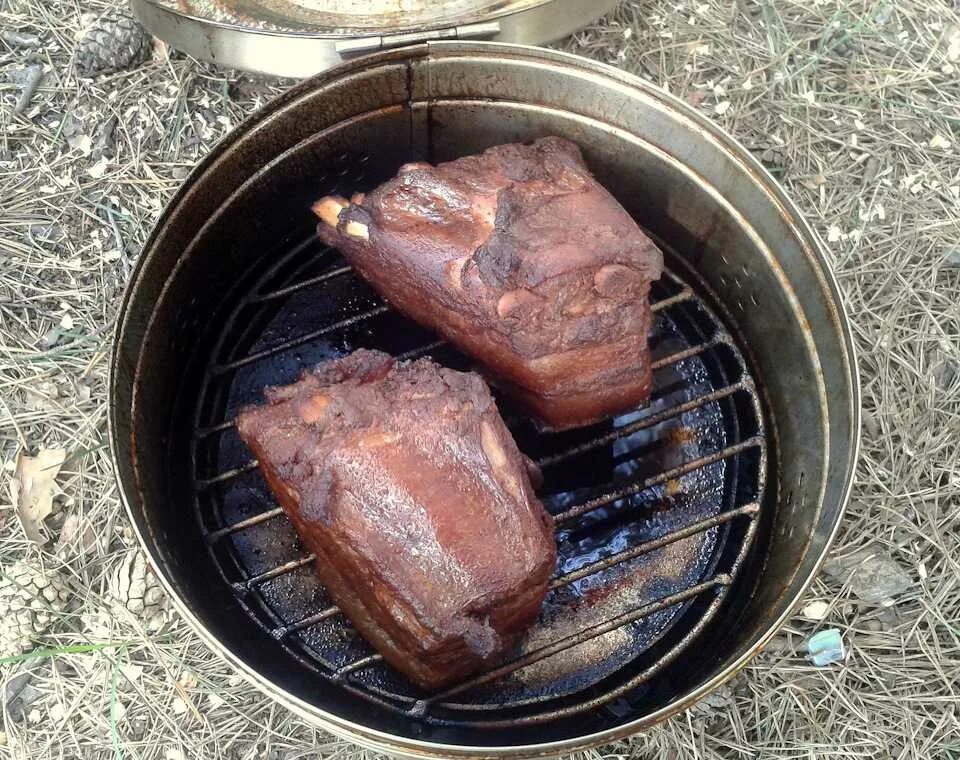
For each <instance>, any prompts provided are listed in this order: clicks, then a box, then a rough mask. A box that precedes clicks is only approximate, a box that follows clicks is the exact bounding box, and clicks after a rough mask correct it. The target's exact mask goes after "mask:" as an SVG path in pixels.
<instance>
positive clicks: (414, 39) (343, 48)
mask: <svg viewBox="0 0 960 760" xmlns="http://www.w3.org/2000/svg"><path fill="white" fill-rule="evenodd" d="M498 34H500V22H499V21H484V22H481V23H479V24H465V25H463V26H452V27H447V28H445V29H430V30H427V31H423V32H403V33H400V34H378V35H374V36H371V37H354V38H352V39H349V40H342V41H340V42H337V43H336V45H335V47H336V50H337V52H338V53H339V54H340V57H341V58H352V57H354V56H358V55H364V54H365V53H372V52H374V51H375V50H386V49H388V48H395V47H402V46H404V45H413V44H416V43H418V42H429V41H430V40H488V39H490V38H492V37H496V36H497V35H498Z"/></svg>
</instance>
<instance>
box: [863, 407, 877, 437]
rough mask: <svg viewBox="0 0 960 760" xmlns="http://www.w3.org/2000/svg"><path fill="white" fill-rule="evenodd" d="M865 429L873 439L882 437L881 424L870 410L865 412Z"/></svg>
mask: <svg viewBox="0 0 960 760" xmlns="http://www.w3.org/2000/svg"><path fill="white" fill-rule="evenodd" d="M863 429H864V430H865V431H866V433H867V435H868V436H870V437H871V438H876V437H877V436H879V435H880V423H879V422H878V421H877V416H876V415H875V414H874V413H873V412H871V411H869V410H864V412H863Z"/></svg>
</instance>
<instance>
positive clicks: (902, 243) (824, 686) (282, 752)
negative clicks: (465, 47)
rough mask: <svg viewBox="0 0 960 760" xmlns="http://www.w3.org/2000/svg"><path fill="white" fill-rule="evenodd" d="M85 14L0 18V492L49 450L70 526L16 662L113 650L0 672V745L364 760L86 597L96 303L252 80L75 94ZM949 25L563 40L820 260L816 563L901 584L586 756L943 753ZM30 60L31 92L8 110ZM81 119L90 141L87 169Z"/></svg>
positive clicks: (102, 398)
mask: <svg viewBox="0 0 960 760" xmlns="http://www.w3.org/2000/svg"><path fill="white" fill-rule="evenodd" d="M104 7H105V4H104V3H103V2H101V1H100V0H96V1H95V2H84V3H79V2H75V1H72V0H59V1H58V2H54V3H48V2H44V0H0V30H8V29H15V30H18V31H20V32H24V33H28V34H35V35H38V36H40V37H41V39H42V40H43V44H42V46H40V47H38V48H35V49H29V48H19V47H10V46H9V45H7V44H6V43H4V42H2V41H0V130H2V131H0V402H2V403H0V458H2V461H3V462H4V463H5V464H6V465H7V468H8V469H7V470H5V471H4V476H3V479H4V480H6V478H7V476H8V475H9V463H10V462H12V460H13V459H14V457H15V454H16V451H17V449H18V448H19V447H20V445H21V443H23V442H25V443H27V444H28V445H29V446H31V447H39V446H54V445H56V446H63V447H65V448H67V449H69V451H70V452H71V455H70V458H69V460H68V462H67V464H66V465H65V467H64V474H63V475H62V476H61V478H60V480H61V483H62V485H63V488H64V491H65V492H66V495H67V497H68V498H67V503H66V504H65V505H64V506H63V507H62V510H61V514H60V516H59V519H60V520H61V521H62V520H63V519H64V518H65V517H66V516H67V515H70V514H72V515H76V516H77V517H78V518H79V519H80V521H81V524H82V525H83V526H90V527H91V528H92V529H93V531H92V533H91V534H90V536H91V537H92V538H95V541H93V542H89V541H87V542H85V541H84V540H83V539H82V535H83V532H82V531H81V532H80V533H79V534H78V536H77V537H76V538H74V539H73V540H72V541H71V542H69V543H68V545H67V546H66V547H65V548H64V549H63V551H62V552H61V554H60V555H59V556H56V555H54V554H51V553H47V554H45V555H44V556H43V562H44V564H45V565H46V566H48V567H51V568H55V569H59V570H61V571H62V572H64V573H65V574H66V576H67V577H68V579H69V581H70V583H71V586H72V588H73V589H74V592H75V600H74V604H73V606H72V607H71V611H70V613H69V614H67V615H65V616H64V617H63V619H62V620H61V621H60V622H59V624H58V626H57V627H56V628H55V629H53V630H52V631H50V632H49V633H48V635H47V636H46V637H45V638H44V644H45V645H46V646H49V647H68V646H75V645H89V644H97V643H103V642H120V644H119V645H117V646H113V647H108V648H103V649H95V650H93V651H89V652H82V653H68V652H64V653H62V654H61V655H60V656H58V657H56V658H38V659H34V660H28V661H26V662H23V663H17V664H8V665H5V666H3V673H2V678H3V680H4V682H5V683H9V681H10V679H11V678H13V677H15V676H16V675H18V674H21V673H23V672H25V671H26V670H32V679H31V681H30V687H31V688H32V689H33V690H34V691H31V692H28V694H29V696H31V697H34V698H35V701H33V702H32V704H30V705H29V706H28V707H27V709H26V711H25V714H22V715H21V714H15V712H16V711H15V710H14V709H13V708H15V707H16V705H5V706H4V714H3V726H2V730H3V732H4V736H3V737H0V738H2V739H3V742H4V743H3V744H2V746H0V756H4V754H5V755H6V756H9V757H17V758H26V757H29V758H87V757H111V758H120V757H124V758H178V757H184V758H235V759H237V760H239V759H241V758H250V759H251V760H252V759H253V758H257V759H258V760H259V759H261V758H273V759H275V760H279V759H280V758H283V759H284V760H292V759H293V758H302V757H316V756H325V757H349V758H351V759H354V758H360V757H365V756H366V755H365V753H363V752H362V751H361V750H357V749H355V748H354V747H352V746H350V745H348V744H346V743H344V742H340V741H338V740H335V739H332V738H331V737H329V736H328V735H326V734H323V733H322V732H319V731H316V730H314V729H312V728H310V727H309V726H307V725H305V724H304V723H303V722H302V721H300V720H298V719H296V718H294V717H292V716H291V715H290V714H289V713H287V712H286V711H285V710H283V709H282V708H280V707H278V706H276V705H274V704H273V703H272V702H271V701H270V700H268V699H266V698H264V697H262V696H260V695H259V694H258V693H256V692H255V691H254V690H253V689H252V688H250V687H248V686H247V685H246V684H245V683H242V682H241V681H240V679H239V678H238V677H237V676H235V675H234V674H233V673H231V671H230V669H229V668H228V667H226V666H225V665H224V664H223V663H222V662H221V661H219V660H218V659H217V658H215V657H213V656H211V655H210V654H209V652H208V651H207V650H206V649H205V648H204V647H203V646H202V645H201V644H200V643H199V641H198V640H197V638H196V637H195V636H193V635H192V634H191V632H190V631H189V630H188V629H187V628H186V626H185V625H184V624H183V623H182V622H181V621H179V620H173V621H171V623H170V625H169V626H168V627H167V628H166V629H165V630H164V631H163V632H162V633H161V634H160V635H158V636H154V637H147V636H145V635H144V632H143V631H142V629H140V627H139V626H138V624H137V622H136V620H134V619H133V618H130V619H127V618H125V617H123V616H119V617H118V616H114V615H111V614H110V608H109V605H108V603H107V602H106V601H104V595H103V590H104V588H105V584H106V579H107V578H108V576H109V574H110V573H111V572H112V570H113V569H114V568H115V567H116V566H117V565H118V564H119V563H120V562H121V560H122V558H123V557H124V556H125V554H126V552H127V551H128V550H129V549H130V548H131V546H132V542H131V538H130V534H129V531H128V530H127V529H126V527H125V520H124V517H123V515H122V512H121V510H120V507H119V504H118V500H117V494H116V486H115V485H114V482H113V478H112V475H111V472H110V466H109V463H108V458H107V451H106V448H105V446H104V441H105V436H106V427H105V404H106V386H105V375H106V356H107V352H108V349H109V340H110V329H111V325H112V322H113V319H114V316H115V310H116V306H117V303H118V298H119V293H120V291H121V288H122V287H123V283H124V282H125V280H126V278H127V276H128V274H129V272H130V268H131V265H132V263H133V261H134V260H135V259H136V256H137V253H138V251H139V248H140V245H141V243H142V241H143V239H144V236H145V234H146V232H147V230H148V229H149V226H150V224H151V223H152V222H153V220H154V219H155V218H156V216H157V214H158V212H159V210H160V208H161V206H162V204H163V203H164V201H165V200H166V198H168V197H169V196H170V194H171V193H172V192H173V190H174V189H175V188H176V187H177V185H178V183H179V182H180V180H181V179H182V177H183V176H184V174H185V171H186V169H187V168H188V167H189V166H190V165H191V164H192V163H193V162H194V161H195V160H196V159H197V157H199V156H201V155H202V154H203V153H204V152H205V151H206V150H207V149H208V148H209V146H210V145H211V144H212V143H213V142H214V141H216V140H217V139H219V138H220V137H222V136H223V135H225V134H226V133H227V131H228V130H229V128H230V127H231V126H232V125H233V124H235V123H236V122H237V121H239V120H240V119H241V118H243V116H244V115H245V114H247V113H249V112H251V111H253V110H254V109H256V108H257V107H258V106H259V105H260V104H261V103H262V102H263V101H264V100H265V99H266V98H269V97H271V96H272V95H273V94H275V93H277V92H279V91H280V90H281V85H280V83H263V82H255V81H253V80H251V79H249V78H245V77H241V76H239V75H237V74H235V73H232V72H224V71H220V70H217V69H214V68H212V67H209V66H206V65H202V64H198V63H196V62H193V61H190V60H187V59H185V58H177V57H175V58H174V59H173V60H159V61H153V62H149V63H147V64H145V65H143V66H141V67H139V68H137V69H135V70H134V71H130V72H125V73H121V74H116V75H112V76H107V77H102V78H99V79H97V80H94V81H90V80H80V79H78V78H77V77H76V76H75V75H74V73H73V70H72V66H71V56H72V51H73V49H74V46H75V42H74V35H75V32H76V31H77V30H78V29H79V28H80V26H81V24H82V14H83V13H85V12H98V11H100V10H102V9H103V8H104ZM958 25H960V19H958V17H957V15H956V12H955V11H954V9H953V8H951V7H950V5H949V4H948V3H946V2H934V0H901V2H898V3H892V2H891V3H873V2H866V1H865V0H864V1H857V0H854V1H852V2H851V1H849V0H805V1H804V2H795V1H794V0H776V1H775V2H769V1H765V2H754V1H753V0H737V2H736V3H734V2H724V3H720V2H717V0H705V1H704V2H697V0H693V2H689V1H688V0H681V2H665V0H649V1H646V2H643V1H637V0H633V1H632V2H627V3H625V4H624V6H623V7H622V9H621V10H620V11H619V12H618V13H617V14H616V15H614V16H613V17H612V18H611V19H608V20H607V21H605V22H604V23H603V24H600V25H597V26H596V27H594V28H591V29H589V30H587V31H585V32H583V33H582V34H580V35H578V36H577V38H576V39H574V40H572V41H568V42H567V43H565V46H566V47H567V48H568V49H571V50H575V51H577V52H580V53H583V54H586V55H590V56H593V57H596V58H598V59H600V60H604V61H607V62H610V63H614V64H616V65H619V66H623V67H626V68H629V69H631V70H634V71H636V72H638V73H639V74H641V75H642V76H645V77H647V78H649V79H651V80H653V81H654V82H657V83H659V84H661V85H663V86H668V87H669V89H670V90H671V92H673V93H675V94H677V95H679V96H680V97H682V98H684V99H686V100H687V101H688V102H690V103H692V104H693V105H695V106H696V107H698V108H700V109H702V110H703V111H704V112H706V113H708V114H711V115H713V116H714V117H715V118H716V119H717V121H718V122H720V123H721V124H722V125H723V126H724V127H725V128H727V129H728V130H729V131H731V132H732V133H733V134H735V135H736V136H737V137H739V138H740V139H741V140H742V141H744V142H745V143H747V144H748V145H749V146H751V147H754V148H756V150H757V151H758V153H759V154H760V155H761V156H762V157H763V160H764V161H765V162H766V163H767V164H768V165H769V166H770V168H771V170H773V171H775V172H776V173H778V174H779V175H780V176H781V179H782V181H783V182H784V184H785V185H786V187H787V188H788V190H789V192H790V193H791V195H792V196H793V197H794V198H795V199H796V200H797V201H798V202H799V203H800V205H801V206H802V207H803V209H804V210H805V211H806V213H807V214H808V215H809V218H810V219H811V220H812V221H813V222H814V224H815V225H816V226H817V227H818V229H819V231H820V232H821V234H822V235H823V236H824V238H825V239H827V240H829V241H830V243H829V246H830V249H831V252H832V255H833V259H834V262H833V263H834V265H835V267H836V270H837V272H838V275H839V278H840V281H841V284H842V286H843V288H844V290H845V291H846V294H847V298H848V302H849V305H850V311H851V313H852V316H853V320H854V326H855V332H856V339H857V343H858V346H859V349H860V356H861V370H862V379H863V386H864V405H865V414H866V425H865V427H866V430H865V437H864V450H863V458H862V461H861V465H860V469H859V475H858V480H857V487H856V491H855V497H854V499H853V502H852V504H851V506H850V510H849V513H848V517H847V520H846V522H845V525H844V531H843V534H842V536H841V540H840V543H839V545H838V547H837V549H836V551H835V554H836V555H841V556H842V555H845V554H848V553H850V552H851V551H853V550H855V549H857V548H859V547H861V546H863V545H868V544H871V545H874V546H878V547H880V548H881V549H882V550H883V551H885V552H887V553H889V554H890V555H891V557H892V558H893V559H894V560H895V561H896V562H898V563H899V564H900V565H901V566H902V568H903V569H904V570H905V571H906V572H907V573H908V574H909V575H910V576H911V577H912V578H914V579H915V581H916V583H915V585H914V586H913V587H912V589H911V590H909V591H908V592H906V593H904V594H902V595H901V596H899V597H898V598H897V603H896V604H895V605H894V606H893V607H891V608H879V607H874V606H869V605H864V604H861V603H858V602H857V600H856V599H855V598H854V597H853V595H852V594H851V592H850V589H849V587H848V586H845V585H843V584H842V583H840V582H837V581H835V580H833V579H831V578H829V577H826V576H824V577H822V578H821V579H820V580H818V581H817V583H816V586H815V588H814V589H813V591H812V593H811V599H818V600H824V601H826V602H828V603H829V611H828V613H827V617H826V619H825V620H823V621H822V622H821V623H818V624H814V623H811V622H810V621H807V620H806V619H804V618H803V617H800V616H798V617H796V618H795V619H794V620H793V621H792V622H791V624H790V625H789V626H788V628H787V630H786V631H785V632H784V635H783V636H781V637H780V639H778V640H777V642H776V644H775V646H774V647H772V648H771V650H770V651H769V652H768V653H765V654H764V655H762V656H761V657H759V658H758V659H757V660H756V661H755V662H754V664H753V665H752V666H751V667H750V668H749V669H748V670H747V671H746V673H745V674H744V675H743V676H742V677H741V678H740V679H738V681H737V682H736V683H735V685H734V687H733V689H732V690H729V691H725V692H724V693H723V694H721V695H720V696H719V698H717V699H714V700H713V705H712V707H711V708H710V709H700V710H696V711H691V712H690V713H688V714H687V715H684V716H680V717H678V718H676V719H674V720H672V721H670V722H669V723H667V724H665V725H663V726H662V727H659V728H657V729H655V730H652V731H650V732H648V733H646V734H644V735H642V736H639V737H637V738H635V739H634V740H632V741H630V742H628V743H622V744H619V745H616V746H611V747H608V748H605V749H604V750H602V751H598V752H593V753H589V755H588V756H589V757H591V758H600V757H611V758H612V757H635V758H658V757H676V758H683V759H686V760H692V759H693V758H813V757H816V758H821V759H823V758H844V759H847V758H860V757H862V758H898V759H899V758H924V759H926V758H944V759H947V758H952V757H960V729H958V722H960V715H958V699H960V695H958V689H960V559H958V558H960V530H958V523H957V515H958V508H960V268H954V269H950V268H948V267H947V266H946V265H945V263H944V262H945V258H946V257H947V256H948V255H949V254H950V252H951V250H954V251H955V250H956V249H955V248H954V246H957V245H960V234H958V233H960V201H958V195H960V160H958V155H960V147H958V143H960V130H958V127H960V60H951V58H956V57H957V54H958V53H960V39H957V42H955V47H954V49H953V50H951V48H950V40H951V38H952V37H954V36H956V35H960V31H958V29H960V26H958ZM31 64H38V65H42V66H43V68H44V72H45V75H44V78H43V80H42V81H41V83H40V85H39V88H38V89H37V91H36V93H35V95H34V96H33V99H32V102H31V103H30V104H29V105H27V107H26V108H25V109H24V110H23V113H22V114H20V115H13V114H12V111H13V109H14V107H15V105H16V103H17V100H18V98H19V94H20V90H21V85H20V82H21V81H22V80H23V79H24V72H23V71H22V70H23V68H24V67H25V66H29V65H31ZM68 116H70V119H68V120H67V121H66V123H65V121H64V120H65V118H67V117H68ZM111 117H115V123H116V129H115V134H114V136H115V148H114V149H113V150H112V151H108V153H107V157H106V159H105V161H101V160H100V156H99V153H100V152H101V151H100V150H99V147H98V146H97V140H98V136H99V135H100V132H101V130H102V125H103V124H105V123H109V122H110V121H111ZM83 135H89V136H90V138H91V145H90V146H87V144H86V142H85V140H84V139H83ZM67 137H70V139H71V143H72V144H73V145H74V146H75V147H70V144H68V142H67V141H66V138H67ZM88 147H91V149H92V153H91V155H85V154H86V150H87V148H88ZM101 170H102V176H96V175H98V174H100V172H101ZM91 172H92V173H91ZM954 256H955V257H957V258H960V254H956V253H954ZM71 322H72V326H71ZM6 490H7V489H6V487H5V486H4V487H3V489H2V493H3V496H2V497H0V499H3V500H6V498H7V497H6ZM56 531H57V528H56V523H55V525H54V533H56ZM21 556H28V557H31V558H34V559H38V560H39V559H40V553H39V552H38V550H37V549H36V548H35V547H33V546H32V545H29V544H28V543H27V542H26V541H25V539H23V537H22V534H21V532H20V529H19V527H18V525H17V523H16V521H15V520H14V519H13V517H12V514H11V512H10V511H9V507H8V506H6V505H5V506H4V507H3V510H2V511H0V564H2V565H3V566H7V565H8V564H9V563H10V562H12V561H13V560H14V559H15V558H18V557H21ZM826 626H836V627H839V628H840V629H841V630H842V631H843V632H844V637H845V639H846V642H847V644H848V646H849V647H850V650H851V653H850V656H849V658H848V660H847V662H846V664H845V665H844V666H842V667H839V666H834V667H831V668H827V669H818V668H814V667H813V666H811V665H809V664H807V663H806V662H805V660H804V658H803V652H802V642H803V640H804V638H805V637H806V636H808V635H809V634H810V633H811V632H813V631H814V630H815V628H816V627H826Z"/></svg>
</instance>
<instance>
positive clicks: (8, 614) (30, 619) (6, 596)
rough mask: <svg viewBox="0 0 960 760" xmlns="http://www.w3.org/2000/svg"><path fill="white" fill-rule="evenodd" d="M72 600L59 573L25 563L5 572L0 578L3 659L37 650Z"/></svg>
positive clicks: (18, 563)
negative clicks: (36, 645) (36, 641)
mask: <svg viewBox="0 0 960 760" xmlns="http://www.w3.org/2000/svg"><path fill="white" fill-rule="evenodd" d="M68 598H69V592H68V590H67V587H66V586H65V585H64V583H63V580H62V579H61V577H60V575H59V574H58V573H55V572H52V571H47V572H46V573H45V572H44V571H43V569H42V568H40V567H38V566H36V565H32V564H30V563H28V562H26V561H24V560H17V561H16V562H15V563H13V565H11V566H9V567H7V568H4V570H3V575H2V577H0V657H12V656H14V655H18V654H20V653H22V652H26V651H27V650H28V649H30V648H32V647H33V640H34V638H35V637H37V636H39V635H40V634H42V633H44V632H45V631H46V630H47V629H48V628H49V627H50V624H51V623H52V622H53V621H54V619H55V618H56V616H57V613H58V612H60V611H61V610H62V609H63V607H64V605H65V604H66V602H67V599H68Z"/></svg>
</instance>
